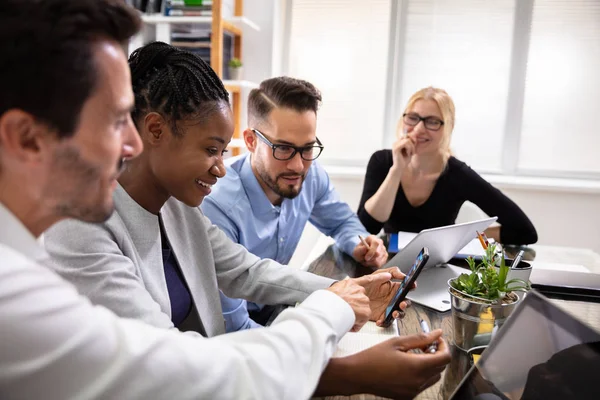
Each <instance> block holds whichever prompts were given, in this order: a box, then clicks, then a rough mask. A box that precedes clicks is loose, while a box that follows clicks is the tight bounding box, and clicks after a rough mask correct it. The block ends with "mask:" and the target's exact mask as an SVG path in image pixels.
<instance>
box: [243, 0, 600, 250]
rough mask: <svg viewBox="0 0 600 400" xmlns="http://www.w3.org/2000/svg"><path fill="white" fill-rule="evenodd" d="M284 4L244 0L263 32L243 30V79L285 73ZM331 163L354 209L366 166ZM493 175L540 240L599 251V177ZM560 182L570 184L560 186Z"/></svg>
mask: <svg viewBox="0 0 600 400" xmlns="http://www.w3.org/2000/svg"><path fill="white" fill-rule="evenodd" d="M286 4H288V3H287V2H286V1H285V0H246V1H245V3H244V14H245V15H246V16H248V17H249V18H250V19H252V21H254V22H256V23H257V24H258V25H259V26H260V28H261V30H260V32H253V31H251V30H249V29H246V30H245V32H244V44H243V46H244V47H243V59H244V68H245V79H248V80H251V81H254V82H257V83H258V82H260V81H262V80H263V79H266V78H269V77H271V76H277V75H280V74H281V68H282V66H281V62H282V55H284V54H285V51H286V49H285V40H284V38H283V37H282V35H283V34H284V31H285V27H284V26H282V20H283V18H284V15H285V13H286V11H289V10H286ZM245 95H246V96H247V93H245ZM244 121H245V119H244ZM327 169H328V171H329V172H330V176H331V178H332V181H333V183H334V185H335V186H336V189H337V190H338V191H339V192H340V195H341V197H342V199H343V200H345V201H346V202H348V203H349V204H350V206H351V207H352V209H353V210H356V208H357V206H358V202H359V200H360V195H361V192H362V185H363V178H364V169H361V168H354V172H348V170H345V169H342V168H327ZM357 170H358V173H357V172H356V171H357ZM492 178H493V177H492ZM490 181H493V182H494V185H495V186H496V187H498V188H499V189H501V190H503V191H504V193H506V194H507V195H508V196H509V197H510V198H511V199H513V200H514V201H515V202H516V203H517V204H518V205H519V206H520V207H521V208H522V209H523V210H524V211H525V213H526V214H527V215H528V216H529V218H531V220H532V221H533V223H534V225H535V227H536V229H537V231H538V236H539V241H538V244H542V245H552V246H569V247H584V248H590V249H593V250H594V251H596V252H598V253H600V212H599V210H600V183H598V182H595V183H594V182H592V183H591V184H590V185H591V186H592V189H591V190H590V189H589V188H588V189H581V190H579V189H577V186H578V183H574V182H570V181H564V180H563V182H562V183H561V184H560V185H557V187H556V188H552V187H551V186H552V185H546V187H544V185H539V184H537V183H535V180H533V181H532V182H530V183H521V184H514V182H512V181H511V179H510V178H508V179H507V178H500V179H499V180H498V179H496V180H492V179H490ZM561 185H563V186H567V188H560V187H558V186H561ZM583 185H584V186H585V182H583ZM569 186H572V187H571V188H569ZM309 249H310V244H308V242H307V250H309Z"/></svg>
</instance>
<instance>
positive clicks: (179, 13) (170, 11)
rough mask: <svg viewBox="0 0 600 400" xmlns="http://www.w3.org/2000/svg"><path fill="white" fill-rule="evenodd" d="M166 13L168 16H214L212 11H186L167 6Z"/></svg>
mask: <svg viewBox="0 0 600 400" xmlns="http://www.w3.org/2000/svg"><path fill="white" fill-rule="evenodd" d="M165 15H166V16H167V17H212V11H193V10H192V11H186V10H177V9H174V8H166V9H165Z"/></svg>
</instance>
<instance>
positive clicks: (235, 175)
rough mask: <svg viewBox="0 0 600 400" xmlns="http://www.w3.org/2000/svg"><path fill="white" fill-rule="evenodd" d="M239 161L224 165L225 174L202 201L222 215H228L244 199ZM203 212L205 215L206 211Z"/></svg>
mask: <svg viewBox="0 0 600 400" xmlns="http://www.w3.org/2000/svg"><path fill="white" fill-rule="evenodd" d="M236 158H237V157H236ZM240 161H241V160H240V159H237V160H235V162H233V163H232V162H228V163H227V164H226V169H227V173H226V174H225V176H224V177H223V178H220V179H219V180H218V181H217V183H216V184H215V185H214V186H213V187H212V192H211V193H210V195H208V196H207V197H206V198H205V199H204V201H205V202H206V201H208V202H210V203H211V204H214V205H215V206H216V207H218V208H219V209H220V210H221V211H222V212H224V213H229V212H230V211H232V210H233V209H234V208H235V207H236V206H238V207H239V206H240V204H241V202H242V201H243V199H244V198H245V197H246V191H245V190H244V184H243V183H242V179H241V177H240V172H239V171H240V169H239V167H240V163H239V162H240ZM203 210H204V213H205V214H206V209H204V208H203ZM209 217H210V216H209Z"/></svg>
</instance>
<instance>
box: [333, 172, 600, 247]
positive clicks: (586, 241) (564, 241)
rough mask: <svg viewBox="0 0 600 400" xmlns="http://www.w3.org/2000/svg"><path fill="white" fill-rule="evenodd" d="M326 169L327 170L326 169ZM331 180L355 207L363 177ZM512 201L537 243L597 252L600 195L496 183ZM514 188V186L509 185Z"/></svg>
mask: <svg viewBox="0 0 600 400" xmlns="http://www.w3.org/2000/svg"><path fill="white" fill-rule="evenodd" d="M326 168H327V167H326ZM328 170H329V171H330V177H331V180H332V182H333V184H334V185H335V187H336V189H337V191H338V192H339V193H340V196H341V198H342V199H343V200H345V201H346V202H348V204H350V206H351V207H352V209H353V210H356V209H357V207H358V202H359V201H360V196H361V194H362V187H363V182H364V175H361V176H360V177H359V176H358V174H345V173H343V172H342V171H340V170H339V169H338V168H329V169H328ZM495 186H496V187H498V188H499V189H500V190H502V191H503V192H504V193H505V194H506V195H507V196H508V197H510V198H511V199H512V200H513V201H515V202H516V203H517V204H518V205H519V206H520V207H521V208H522V209H523V211H524V212H525V213H526V214H527V216H529V218H530V219H531V221H532V222H533V224H534V225H535V227H536V229H537V232H538V236H539V240H538V244H542V245H552V246H567V247H583V248H589V249H592V250H594V251H596V252H597V253H600V212H599V210H600V192H598V193H576V192H574V191H564V190H561V189H555V190H548V189H547V190H541V189H537V188H533V189H532V188H514V187H511V188H510V189H507V188H506V187H507V186H509V185H503V184H496V185H495ZM510 186H514V185H510Z"/></svg>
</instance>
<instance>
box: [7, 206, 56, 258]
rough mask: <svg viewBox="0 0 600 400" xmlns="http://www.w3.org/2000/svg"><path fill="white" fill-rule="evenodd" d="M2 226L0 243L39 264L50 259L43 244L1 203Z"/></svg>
mask: <svg viewBox="0 0 600 400" xmlns="http://www.w3.org/2000/svg"><path fill="white" fill-rule="evenodd" d="M0 226H2V229H0V243H2V244H5V245H7V246H8V247H11V248H13V249H14V250H16V251H18V252H19V253H21V254H23V255H24V256H26V257H27V258H30V259H33V260H35V261H38V262H41V261H44V260H46V259H48V258H49V255H48V253H46V250H45V249H44V247H43V246H42V244H41V242H40V241H38V239H36V238H35V237H34V236H33V235H32V234H31V232H30V231H29V230H28V229H27V228H26V227H25V225H23V223H22V222H21V221H20V220H19V219H18V218H17V217H16V216H15V215H14V214H13V213H12V212H11V211H10V210H9V209H8V208H6V207H5V206H4V204H2V203H0Z"/></svg>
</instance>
